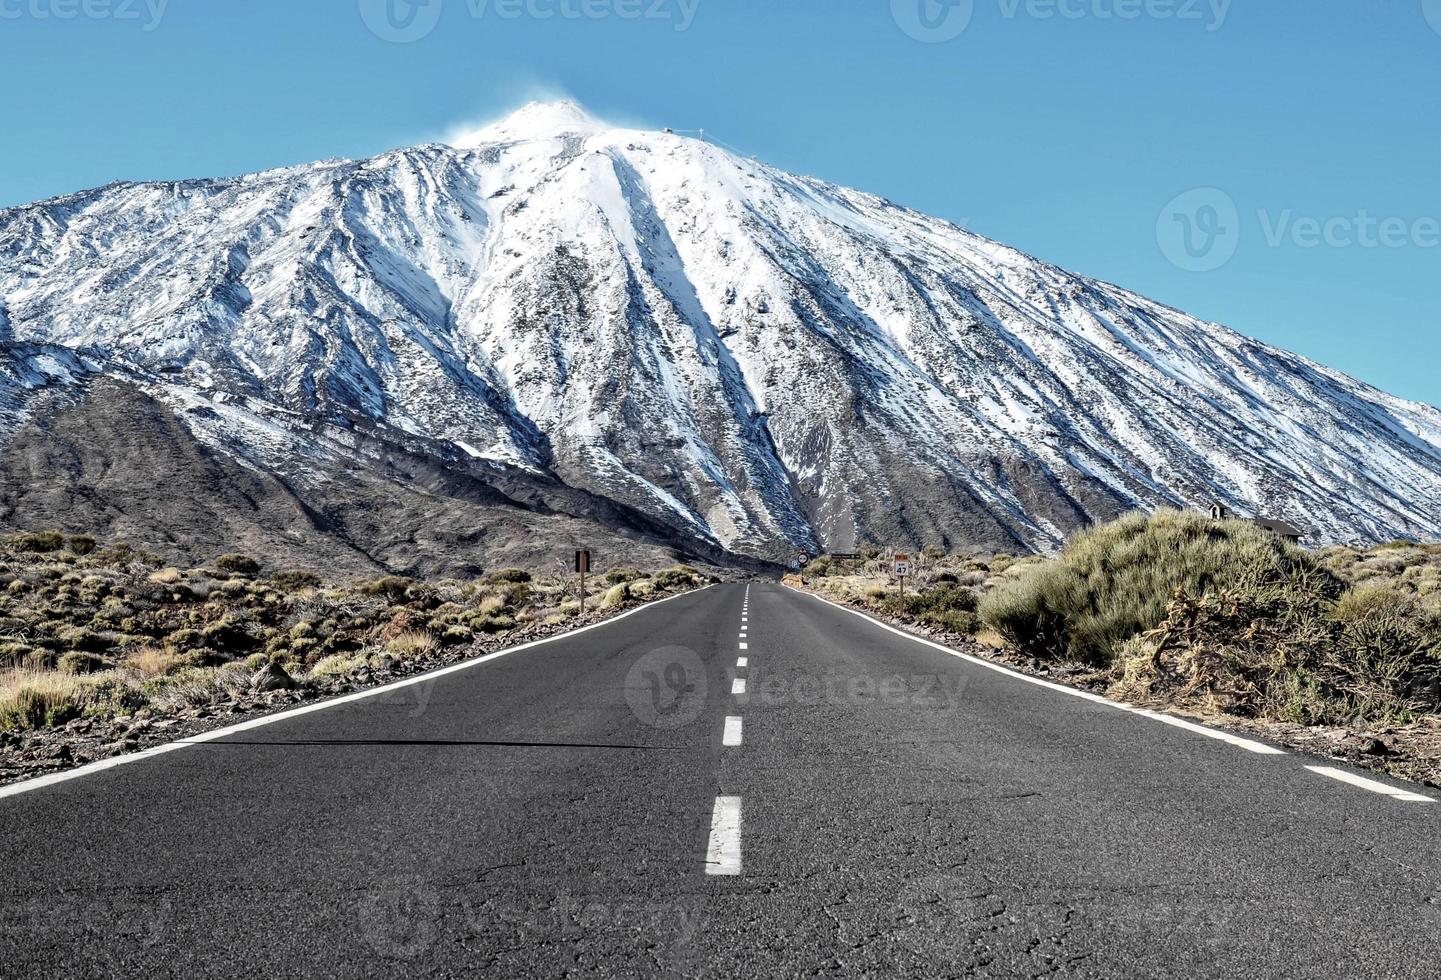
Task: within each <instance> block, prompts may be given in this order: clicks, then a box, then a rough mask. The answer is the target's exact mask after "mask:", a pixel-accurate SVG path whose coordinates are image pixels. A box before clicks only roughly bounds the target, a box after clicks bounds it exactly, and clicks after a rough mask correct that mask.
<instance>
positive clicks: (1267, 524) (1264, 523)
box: [1251, 517, 1306, 544]
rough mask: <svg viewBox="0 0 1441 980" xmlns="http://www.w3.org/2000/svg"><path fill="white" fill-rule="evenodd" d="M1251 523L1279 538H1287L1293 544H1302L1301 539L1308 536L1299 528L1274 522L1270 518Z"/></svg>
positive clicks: (1258, 519) (1282, 522) (1255, 519)
mask: <svg viewBox="0 0 1441 980" xmlns="http://www.w3.org/2000/svg"><path fill="white" fill-rule="evenodd" d="M1251 523H1252V524H1254V525H1256V526H1257V527H1261V528H1265V529H1266V530H1268V531H1270V532H1271V533H1272V534H1274V535H1276V536H1277V537H1279V538H1285V539H1286V540H1287V541H1289V542H1291V543H1292V544H1300V543H1301V539H1302V538H1304V537H1305V536H1306V532H1305V531H1303V530H1301V529H1300V528H1299V527H1296V526H1294V525H1292V524H1287V523H1286V522H1285V521H1273V520H1271V519H1270V518H1269V517H1257V518H1253V519H1252V521H1251Z"/></svg>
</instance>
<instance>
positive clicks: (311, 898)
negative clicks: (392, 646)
mask: <svg viewBox="0 0 1441 980" xmlns="http://www.w3.org/2000/svg"><path fill="white" fill-rule="evenodd" d="M744 590H745V586H744V585H725V586H718V587H715V588H712V589H709V590H706V591H704V592H700V593H695V594H691V595H688V596H684V597H681V598H679V599H675V600H672V601H670V602H667V603H663V604H660V605H657V606H654V607H649V608H647V609H644V610H642V611H640V612H638V613H636V614H633V615H631V616H629V617H627V618H624V619H621V620H619V621H615V622H612V623H609V624H607V625H605V626H602V627H600V628H598V629H593V630H591V631H589V632H586V633H584V634H580V635H576V636H572V637H567V638H564V639H561V640H559V641H556V642H552V643H548V644H545V645H542V646H539V647H536V648H533V649H530V650H526V651H521V652H519V653H516V654H514V655H512V656H507V657H503V658H501V659H498V660H494V661H492V662H489V663H485V664H480V665H477V666H475V667H473V668H470V669H467V670H463V671H460V672H457V673H452V674H449V675H447V676H445V677H442V678H438V679H434V680H430V681H427V682H425V683H423V684H418V685H413V686H411V687H406V688H400V689H397V690H394V691H391V692H389V693H386V694H382V695H379V696H376V697H373V698H369V699H366V700H362V701H356V702H351V703H348V704H344V705H340V706H337V707H335V708H332V709H328V710H324V711H318V712H314V713H312V714H308V715H304V716H301V717H295V718H289V719H283V720H280V721H277V722H275V723H273V724H269V725H266V726H263V727H259V728H255V729H251V730H249V731H246V732H243V733H238V734H236V735H234V736H233V737H228V738H224V739H221V740H219V741H216V742H211V743H206V744H201V745H195V746H192V747H188V748H186V749H184V750H181V751H176V752H171V753H168V754H165V755H161V756H157V757H155V758H151V759H145V760H142V761H138V762H135V763H133V764H129V765H124V766H120V767H118V768H115V769H111V770H108V771H105V772H100V773H95V774H91V775H86V776H83V777H81V778H77V779H74V780H71V781H69V782H64V783H60V784H57V785H52V786H46V787H43V788H39V789H35V790H34V791H32V792H27V793H23V794H21V795H17V796H13V797H9V798H6V799H0V867H3V869H4V874H3V876H0V976H3V977H5V978H6V980H10V978H20V977H56V976H62V975H73V976H82V977H98V976H141V975H144V976H149V977H171V976H174V977H182V976H183V977H240V976H255V975H268V976H275V977H309V976H314V977H335V976H346V977H366V976H374V977H497V978H511V977H522V976H544V977H554V976H575V977H612V976H614V977H622V976H687V977H689V976H695V977H735V976H756V977H772V976H776V977H796V976H812V975H824V976H838V977H841V976H844V977H852V976H876V977H952V976H978V977H982V976H983V977H1048V976H1056V977H1098V978H1115V977H1246V978H1254V977H1288V978H1289V977H1357V976H1366V977H1435V976H1436V975H1437V973H1438V970H1441V939H1438V936H1441V880H1438V871H1437V869H1438V868H1441V843H1438V835H1437V833H1436V820H1437V819H1438V813H1441V809H1438V807H1436V806H1434V805H1427V804H1418V803H1408V802H1402V801H1398V800H1396V799H1393V798H1391V797H1387V796H1381V795H1377V794H1375V793H1371V792H1367V791H1365V790H1363V789H1359V788H1357V787H1354V786H1350V785H1346V784H1342V783H1339V782H1336V781H1335V780H1331V779H1326V778H1323V777H1321V776H1318V775H1317V774H1314V773H1311V772H1308V771H1306V770H1305V769H1304V764H1305V763H1306V762H1315V760H1314V759H1305V758H1303V757H1299V756H1296V755H1294V754H1287V755H1255V754H1252V753H1250V752H1246V751H1244V750H1243V749H1240V748H1238V747H1236V746H1235V745H1231V744H1226V743H1223V742H1218V741H1214V740H1212V739H1209V738H1205V737H1203V736H1200V735H1197V734H1196V733H1194V732H1189V731H1185V730H1183V729H1177V728H1172V727H1169V726H1167V725H1162V724H1159V723H1157V722H1155V721H1153V720H1150V719H1147V718H1145V717H1142V716H1138V715H1134V714H1128V713H1125V712H1122V711H1118V710H1115V709H1113V708H1110V707H1107V706H1105V705H1102V704H1096V703H1093V702H1089V701H1085V700H1082V699H1080V698H1076V697H1070V696H1067V695H1065V694H1061V693H1057V692H1054V691H1048V690H1045V689H1043V688H1040V687H1037V686H1035V685H1032V684H1029V683H1026V682H1024V681H1022V680H1018V679H1016V678H1014V677H1011V676H1008V675H1004V674H1000V673H997V672H994V671H991V670H988V669H986V668H983V667H979V666H976V665H973V664H970V663H967V662H965V661H963V660H960V659H957V658H954V657H950V656H947V655H945V654H944V653H941V652H939V651H936V650H934V649H931V648H929V647H927V646H925V645H923V644H920V643H916V642H914V641H911V640H909V639H906V638H903V637H900V636H897V635H895V634H893V633H890V632H887V631H886V630H883V629H881V628H880V627H878V626H874V625H871V624H869V623H867V622H866V621H864V620H862V619H859V618H857V617H855V616H852V615H850V614H848V613H846V612H843V611H841V610H838V609H835V608H833V607H830V606H828V605H826V604H824V603H822V602H820V601H819V600H816V599H814V598H811V597H809V596H802V595H799V594H797V593H795V592H792V591H790V590H787V589H783V588H781V587H780V586H777V585H774V584H771V583H768V582H766V583H763V582H757V583H754V584H753V585H752V586H751V587H750V610H749V617H748V619H749V622H748V624H747V629H746V632H747V634H748V636H747V640H746V641H745V642H747V646H748V649H747V650H746V651H745V652H744V653H743V654H742V655H744V656H746V657H747V659H748V661H749V663H748V667H747V668H745V669H738V668H737V667H736V660H737V651H738V631H739V629H740V611H741V606H742V602H743V596H744ZM737 676H739V677H744V678H746V680H747V692H746V694H744V695H740V696H735V695H732V694H731V691H732V681H733V680H734V679H735V678H736V677H737ZM728 716H740V717H742V718H743V719H744V740H743V743H742V744H741V745H740V746H736V747H722V744H721V733H722V729H723V726H724V722H725V718H726V717H728ZM718 796H727V797H739V798H740V799H741V800H742V801H743V819H742V825H741V840H742V854H743V871H742V873H741V874H739V875H735V876H716V875H710V874H707V873H706V855H707V842H708V837H709V835H710V833H711V820H712V808H713V806H714V805H715V802H716V798H717V797H718Z"/></svg>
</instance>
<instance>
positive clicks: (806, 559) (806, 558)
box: [796, 551, 811, 571]
mask: <svg viewBox="0 0 1441 980" xmlns="http://www.w3.org/2000/svg"><path fill="white" fill-rule="evenodd" d="M796 562H797V563H798V564H799V565H800V566H801V571H805V569H806V566H807V565H809V564H810V563H811V556H810V555H808V554H806V553H805V552H804V551H802V552H801V553H800V554H798V555H796Z"/></svg>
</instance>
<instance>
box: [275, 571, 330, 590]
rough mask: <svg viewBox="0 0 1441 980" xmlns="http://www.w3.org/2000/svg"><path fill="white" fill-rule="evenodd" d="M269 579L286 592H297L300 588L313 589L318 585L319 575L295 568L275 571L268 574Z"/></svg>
mask: <svg viewBox="0 0 1441 980" xmlns="http://www.w3.org/2000/svg"><path fill="white" fill-rule="evenodd" d="M270 581H271V583H272V584H274V586H275V587H276V588H277V589H282V590H284V591H286V592H299V591H301V590H302V589H314V588H319V586H320V576H319V575H316V574H315V573H314V572H307V571H305V570H303V569H297V568H291V569H286V570H284V571H279V572H276V573H275V574H274V575H272V576H270Z"/></svg>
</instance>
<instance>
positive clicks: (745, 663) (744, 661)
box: [736, 657, 751, 670]
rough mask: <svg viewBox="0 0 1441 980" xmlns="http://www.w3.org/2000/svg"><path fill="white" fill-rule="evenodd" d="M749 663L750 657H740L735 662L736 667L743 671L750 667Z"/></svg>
mask: <svg viewBox="0 0 1441 980" xmlns="http://www.w3.org/2000/svg"><path fill="white" fill-rule="evenodd" d="M750 662H751V659H750V657H741V658H740V659H739V660H737V661H736V666H737V667H739V668H740V669H741V670H745V669H746V668H747V667H749V666H750Z"/></svg>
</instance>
